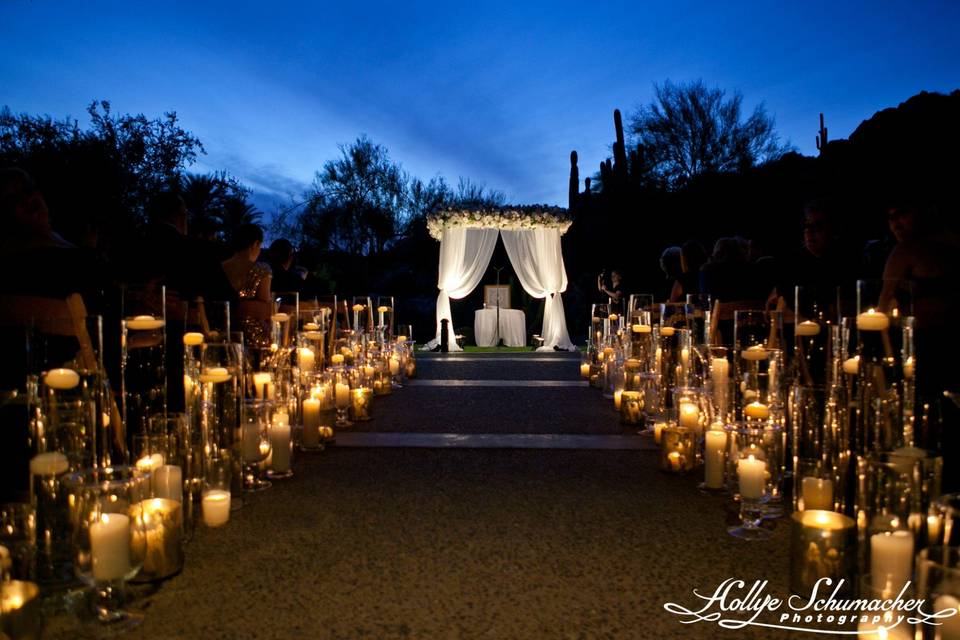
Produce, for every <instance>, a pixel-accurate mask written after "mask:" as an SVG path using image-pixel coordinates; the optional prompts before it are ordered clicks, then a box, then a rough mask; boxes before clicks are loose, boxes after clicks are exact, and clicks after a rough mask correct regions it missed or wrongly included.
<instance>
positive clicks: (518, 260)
mask: <svg viewBox="0 0 960 640" xmlns="http://www.w3.org/2000/svg"><path fill="white" fill-rule="evenodd" d="M500 235H501V236H502V237H503V245H504V247H506V249H507V255H508V256H509V257H510V264H511V265H513V270H514V271H515V272H516V274H517V277H518V278H519V279H520V284H521V285H523V290H524V291H526V292H527V293H528V294H530V295H531V296H533V297H534V298H544V308H543V330H542V333H541V336H542V337H543V346H542V347H540V348H539V349H538V351H553V350H554V347H559V348H561V349H566V350H569V351H573V350H574V349H575V348H576V347H574V346H573V342H571V341H570V334H569V333H568V332H567V318H566V315H565V314H564V312H563V300H562V299H561V297H560V293H561V292H562V291H566V290H567V270H566V268H565V267H564V265H563V251H562V249H561V247H560V231H559V230H558V229H547V228H537V229H516V230H508V229H503V230H502V231H501V232H500ZM441 255H442V249H441Z"/></svg>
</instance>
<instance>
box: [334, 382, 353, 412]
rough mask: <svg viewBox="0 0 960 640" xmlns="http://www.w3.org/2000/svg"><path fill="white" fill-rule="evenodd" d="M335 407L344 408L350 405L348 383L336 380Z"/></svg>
mask: <svg viewBox="0 0 960 640" xmlns="http://www.w3.org/2000/svg"><path fill="white" fill-rule="evenodd" d="M335 401H336V404H337V409H346V408H347V407H349V406H350V385H349V384H345V383H343V382H338V383H337V386H336V388H335Z"/></svg>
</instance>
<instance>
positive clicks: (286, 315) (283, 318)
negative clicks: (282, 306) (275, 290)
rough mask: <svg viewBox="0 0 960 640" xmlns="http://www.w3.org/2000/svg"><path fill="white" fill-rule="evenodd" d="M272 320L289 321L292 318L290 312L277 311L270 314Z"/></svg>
mask: <svg viewBox="0 0 960 640" xmlns="http://www.w3.org/2000/svg"><path fill="white" fill-rule="evenodd" d="M270 320H271V321H273V322H288V321H289V320H290V314H289V313H282V312H281V313H275V314H273V315H272V316H270Z"/></svg>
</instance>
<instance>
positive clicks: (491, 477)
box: [48, 360, 822, 640]
mask: <svg viewBox="0 0 960 640" xmlns="http://www.w3.org/2000/svg"><path fill="white" fill-rule="evenodd" d="M452 364H453V363H450V364H440V363H432V362H431V363H429V364H428V363H423V366H422V371H423V374H424V375H425V376H426V375H429V376H442V375H443V373H442V372H443V371H444V369H443V368H444V367H448V366H450V365H452ZM464 364H465V366H466V367H468V368H467V369H464V370H462V371H461V370H457V372H456V375H469V373H470V371H469V363H464ZM500 364H502V365H506V364H507V363H500ZM459 366H460V363H457V367H459ZM489 366H490V363H486V362H484V363H480V364H478V366H477V371H478V372H479V374H480V375H487V372H488V367H489ZM548 366H550V367H554V366H555V365H553V364H552V363H549V365H548ZM562 366H563V367H570V368H571V369H575V367H576V363H575V362H574V361H569V360H568V361H567V362H566V363H563V365H562ZM511 368H512V369H506V368H505V369H504V370H503V371H504V374H506V373H507V372H509V371H510V370H523V373H522V374H520V375H527V371H526V369H527V365H526V364H523V363H521V364H520V365H519V366H517V363H511ZM550 371H551V372H552V371H553V369H550ZM556 375H558V376H560V375H564V376H567V373H566V372H565V370H563V371H558V373H557V374H556ZM567 377H569V376H567ZM434 379H436V378H434ZM524 379H526V378H524ZM557 379H564V378H557ZM453 393H456V394H457V395H456V396H455V398H454V401H453V402H451V401H450V400H451V394H453ZM375 416H376V417H375V420H374V422H372V423H370V428H371V429H387V428H389V429H390V430H394V429H410V430H414V431H415V430H419V429H423V430H434V431H442V430H446V429H453V428H462V429H477V428H480V427H481V426H483V428H486V429H502V430H505V431H506V430H518V431H519V432H532V433H533V432H535V433H580V432H583V431H585V430H589V432H590V433H606V432H611V433H613V432H617V433H622V430H620V429H619V426H618V425H617V424H616V420H615V417H614V414H613V412H612V410H610V409H609V407H608V406H607V403H605V402H602V401H601V399H600V398H599V394H598V393H597V392H596V391H595V390H590V389H562V390H559V391H554V390H545V389H537V388H525V389H520V390H510V391H509V392H506V391H504V390H501V389H471V390H469V391H465V390H454V389H450V388H446V389H444V388H440V389H433V388H417V387H410V388H408V389H404V390H402V391H401V392H399V393H397V394H395V395H394V396H392V397H390V398H388V399H378V400H377V402H376V404H375ZM524 430H526V431H524ZM657 456H658V454H657V453H655V452H651V451H595V450H537V449H525V450H510V449H412V448H411V449H407V448H393V449H383V448H366V449H365V448H345V447H341V448H336V447H332V448H330V449H329V450H327V451H325V452H320V453H315V454H298V455H297V457H296V459H295V464H294V469H295V473H296V475H295V477H294V478H292V479H290V480H287V481H283V482H276V483H275V485H274V487H273V488H272V489H271V490H270V491H267V492H264V493H262V494H258V495H255V496H253V497H252V498H251V499H249V500H248V501H247V504H246V505H245V506H244V508H243V509H241V510H240V511H238V512H236V513H234V514H233V516H232V519H231V522H230V523H229V525H228V526H226V527H224V528H221V529H198V530H197V533H196V535H195V537H194V539H193V540H192V541H191V542H190V544H189V546H188V548H187V562H186V566H185V568H184V570H183V573H182V574H181V575H179V576H177V577H176V578H173V579H171V580H169V581H167V582H166V583H164V584H163V585H162V586H161V587H160V589H159V590H158V591H157V592H156V593H154V594H152V595H150V596H149V597H146V598H143V599H141V601H140V606H147V616H146V620H145V621H144V623H143V625H142V626H141V627H140V628H139V629H138V631H137V632H136V633H135V634H129V637H136V638H140V639H143V638H185V639H192V638H196V639H202V640H216V639H220V638H224V639H227V638H241V637H242V638H257V639H273V638H276V639H281V638H284V639H285V638H337V639H339V638H344V639H347V638H351V639H352V638H378V639H379V638H496V639H499V638H532V639H546V638H658V639H662V640H667V639H669V638H731V639H732V638H737V639H740V638H786V637H789V636H788V635H787V634H785V633H782V632H772V631H769V630H765V629H763V628H754V629H749V628H748V629H743V630H736V631H730V630H724V629H721V628H719V627H718V626H716V625H715V624H714V623H704V622H702V623H699V624H694V625H684V624H681V623H680V622H679V620H678V619H677V618H676V617H675V616H674V615H673V614H670V613H668V612H666V611H665V610H664V608H663V605H664V603H665V602H671V601H672V602H677V603H681V604H683V605H686V606H691V607H693V606H694V605H695V598H694V596H693V593H692V591H693V589H698V590H701V591H710V592H712V591H713V589H714V588H715V587H716V585H718V584H719V583H720V582H722V581H723V580H725V579H727V578H730V577H737V578H742V579H747V580H752V579H755V578H763V579H768V580H770V581H771V584H770V586H769V588H768V590H769V592H771V593H773V594H774V595H778V596H781V597H784V596H786V595H788V594H789V592H788V591H787V587H786V584H785V583H786V578H787V572H788V563H787V558H788V555H787V548H788V532H789V531H788V529H789V528H788V527H787V526H786V525H787V523H786V522H785V521H779V522H777V523H776V527H775V529H774V536H773V537H772V539H770V540H768V541H764V542H755V543H746V542H743V541H741V540H738V539H735V538H732V537H730V536H729V535H727V533H726V531H725V528H726V526H727V524H728V523H730V522H732V521H733V519H734V514H733V513H732V505H731V504H730V501H729V499H728V498H725V497H722V496H707V495H703V494H701V493H700V492H698V491H697V489H696V484H697V482H698V481H699V478H695V477H677V476H668V475H666V474H663V473H661V472H660V471H658V469H657V463H658V457H657ZM695 608H699V607H695ZM50 631H51V633H50V634H49V635H48V637H49V638H55V639H59V638H64V639H65V638H74V637H78V635H80V632H81V631H82V629H78V628H77V625H76V623H75V622H74V621H73V619H72V618H67V617H66V616H58V617H57V618H55V619H53V620H51V629H50ZM821 637H822V636H821Z"/></svg>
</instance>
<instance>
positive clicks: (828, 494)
mask: <svg viewBox="0 0 960 640" xmlns="http://www.w3.org/2000/svg"><path fill="white" fill-rule="evenodd" d="M800 495H801V496H803V508H804V510H806V509H820V510H822V511H833V480H830V479H829V478H814V477H810V476H808V477H806V478H804V479H803V481H802V483H801V489H800Z"/></svg>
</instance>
